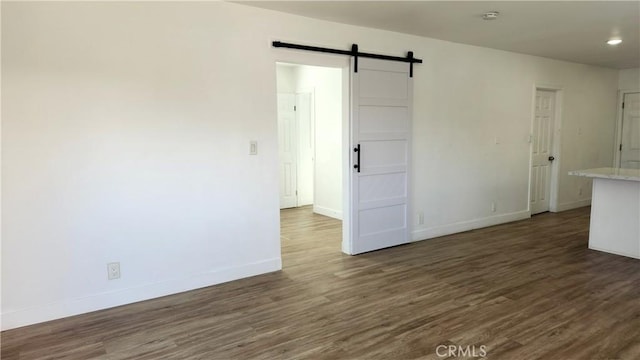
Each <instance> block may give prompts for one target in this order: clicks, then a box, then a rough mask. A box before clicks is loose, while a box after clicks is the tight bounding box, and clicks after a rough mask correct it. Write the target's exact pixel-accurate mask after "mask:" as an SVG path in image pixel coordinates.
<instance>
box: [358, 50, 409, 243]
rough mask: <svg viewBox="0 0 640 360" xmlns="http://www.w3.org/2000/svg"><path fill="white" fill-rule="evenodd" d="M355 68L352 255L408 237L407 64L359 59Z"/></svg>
mask: <svg viewBox="0 0 640 360" xmlns="http://www.w3.org/2000/svg"><path fill="white" fill-rule="evenodd" d="M353 66H354V59H352V69H353ZM357 70H358V71H357V72H354V71H353V70H352V71H351V150H352V156H351V159H352V161H351V165H352V166H351V169H350V170H351V171H350V187H351V201H350V209H351V214H350V215H351V224H350V230H349V248H348V252H349V253H350V254H359V253H363V252H367V251H372V250H377V249H382V248H386V247H390V246H395V245H400V244H405V243H407V242H409V221H408V219H409V218H410V216H409V211H410V207H409V175H410V174H409V171H410V168H409V166H410V164H411V156H410V155H411V115H412V105H413V81H412V78H411V77H409V64H407V63H402V62H393V61H383V60H376V59H368V58H358V59H357Z"/></svg>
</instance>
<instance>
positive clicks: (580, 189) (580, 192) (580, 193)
mask: <svg viewBox="0 0 640 360" xmlns="http://www.w3.org/2000/svg"><path fill="white" fill-rule="evenodd" d="M578 195H582V186H580V188H579V189H578Z"/></svg>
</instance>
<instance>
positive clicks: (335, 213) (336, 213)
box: [313, 204, 342, 220]
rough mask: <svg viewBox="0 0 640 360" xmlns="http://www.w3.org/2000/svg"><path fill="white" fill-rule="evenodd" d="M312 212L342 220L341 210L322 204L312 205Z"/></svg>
mask: <svg viewBox="0 0 640 360" xmlns="http://www.w3.org/2000/svg"><path fill="white" fill-rule="evenodd" d="M313 212H314V213H316V214H320V215H324V216H328V217H330V218H334V219H338V220H342V211H340V210H334V209H329V208H326V207H324V206H318V205H315V204H314V205H313Z"/></svg>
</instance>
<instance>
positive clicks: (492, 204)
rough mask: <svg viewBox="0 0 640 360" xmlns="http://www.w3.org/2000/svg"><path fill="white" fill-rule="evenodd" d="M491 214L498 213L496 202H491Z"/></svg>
mask: <svg viewBox="0 0 640 360" xmlns="http://www.w3.org/2000/svg"><path fill="white" fill-rule="evenodd" d="M491 212H496V202H495V201H492V202H491Z"/></svg>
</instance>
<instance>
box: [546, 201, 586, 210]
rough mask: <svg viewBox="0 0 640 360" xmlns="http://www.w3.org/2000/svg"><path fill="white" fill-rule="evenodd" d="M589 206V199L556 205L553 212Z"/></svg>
mask: <svg viewBox="0 0 640 360" xmlns="http://www.w3.org/2000/svg"><path fill="white" fill-rule="evenodd" d="M589 205H591V199H585V200H580V201H574V202H570V203H564V204H558V206H557V207H556V210H555V211H554V212H561V211H567V210H572V209H577V208H581V207H585V206H589Z"/></svg>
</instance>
